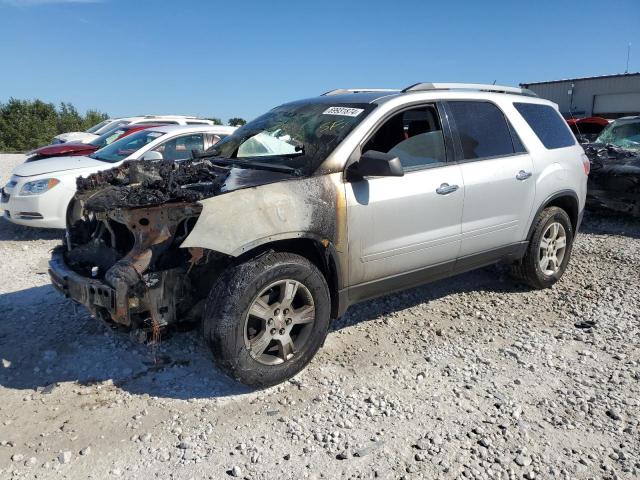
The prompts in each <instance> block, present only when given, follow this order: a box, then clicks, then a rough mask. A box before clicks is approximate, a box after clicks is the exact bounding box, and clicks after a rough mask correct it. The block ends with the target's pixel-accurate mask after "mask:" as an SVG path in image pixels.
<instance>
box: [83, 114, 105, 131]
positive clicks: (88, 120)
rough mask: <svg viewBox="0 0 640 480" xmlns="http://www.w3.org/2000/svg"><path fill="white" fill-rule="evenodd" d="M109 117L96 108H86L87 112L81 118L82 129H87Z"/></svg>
mask: <svg viewBox="0 0 640 480" xmlns="http://www.w3.org/2000/svg"><path fill="white" fill-rule="evenodd" d="M107 118H109V115H107V114H106V113H102V112H99V111H98V110H92V109H91V110H87V113H85V114H84V118H83V119H82V130H83V131H84V130H88V129H90V128H91V127H93V126H94V125H97V124H98V123H100V122H102V121H104V120H106V119H107Z"/></svg>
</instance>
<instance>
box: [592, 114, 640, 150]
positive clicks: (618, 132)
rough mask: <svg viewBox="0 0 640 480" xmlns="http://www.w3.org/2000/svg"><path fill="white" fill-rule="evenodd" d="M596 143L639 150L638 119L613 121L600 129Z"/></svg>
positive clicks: (639, 122) (639, 133) (639, 126)
mask: <svg viewBox="0 0 640 480" xmlns="http://www.w3.org/2000/svg"><path fill="white" fill-rule="evenodd" d="M596 143H607V144H609V143H610V144H612V145H615V146H616V147H621V148H627V149H629V150H640V120H639V121H630V122H627V121H622V122H621V121H615V122H613V123H610V124H609V125H607V126H606V127H605V129H604V130H602V133H600V135H599V136H598V138H597V139H596Z"/></svg>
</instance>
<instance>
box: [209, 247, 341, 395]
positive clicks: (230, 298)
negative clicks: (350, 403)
mask: <svg viewBox="0 0 640 480" xmlns="http://www.w3.org/2000/svg"><path fill="white" fill-rule="evenodd" d="M329 315H330V298H329V289H328V287H327V284H326V281H325V279H324V276H323V275H322V273H321V272H320V271H319V270H318V268H317V267H316V266H315V265H313V264H312V263H311V262H309V261H308V260H307V259H306V258H304V257H301V256H299V255H294V254H290V253H275V252H273V253H268V254H266V255H263V256H261V257H257V258H254V259H251V260H248V261H247V262H245V263H241V264H238V265H234V266H231V267H229V268H227V270H226V271H225V272H224V273H223V274H222V275H221V276H220V278H219V279H218V280H217V281H216V283H215V285H214V286H213V288H212V289H211V292H210V294H209V298H208V300H207V305H206V307H205V313H204V316H203V330H204V336H205V339H206V340H207V342H208V344H209V346H210V348H211V351H212V353H213V356H214V359H215V360H216V362H217V364H218V365H219V366H220V367H221V368H222V369H223V370H224V371H225V372H226V373H228V374H229V375H230V376H232V377H233V378H235V379H237V380H239V381H241V382H242V383H244V384H246V385H250V386H255V387H266V386H270V385H274V384H277V383H280V382H282V381H284V380H287V379H288V378H290V377H292V376H294V375H295V374H296V373H298V372H299V371H300V370H302V369H303V368H304V367H305V366H306V365H307V364H308V363H309V361H311V359H312V358H313V356H314V355H315V353H316V352H317V351H318V349H319V348H320V346H321V345H322V343H323V342H324V339H325V337H326V334H327V330H328V327H329Z"/></svg>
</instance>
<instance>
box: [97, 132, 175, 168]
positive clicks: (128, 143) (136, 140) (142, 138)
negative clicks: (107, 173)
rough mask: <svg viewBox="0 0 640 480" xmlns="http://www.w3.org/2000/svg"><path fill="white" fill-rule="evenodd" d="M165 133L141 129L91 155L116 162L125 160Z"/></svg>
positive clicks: (105, 160) (101, 159)
mask: <svg viewBox="0 0 640 480" xmlns="http://www.w3.org/2000/svg"><path fill="white" fill-rule="evenodd" d="M162 135H164V133H163V132H154V131H152V130H140V131H139V132H136V133H132V134H131V135H127V136H126V137H123V138H121V139H120V140H116V141H115V142H113V143H112V144H111V145H107V146H106V147H104V148H101V149H100V150H98V151H96V152H94V153H92V154H91V155H89V156H90V157H91V158H95V159H96V160H100V161H103V162H109V163H116V162H119V161H121V160H124V159H125V158H127V157H128V156H129V155H131V154H132V153H135V152H137V151H138V150H140V149H141V148H142V147H144V146H145V145H147V144H148V143H151V142H153V141H154V140H156V139H158V138H160V137H161V136H162Z"/></svg>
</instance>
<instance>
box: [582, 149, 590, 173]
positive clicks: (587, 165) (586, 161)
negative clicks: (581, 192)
mask: <svg viewBox="0 0 640 480" xmlns="http://www.w3.org/2000/svg"><path fill="white" fill-rule="evenodd" d="M582 168H584V174H585V175H589V172H590V171H591V162H590V161H589V157H587V156H586V155H585V154H584V153H583V154H582Z"/></svg>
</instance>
